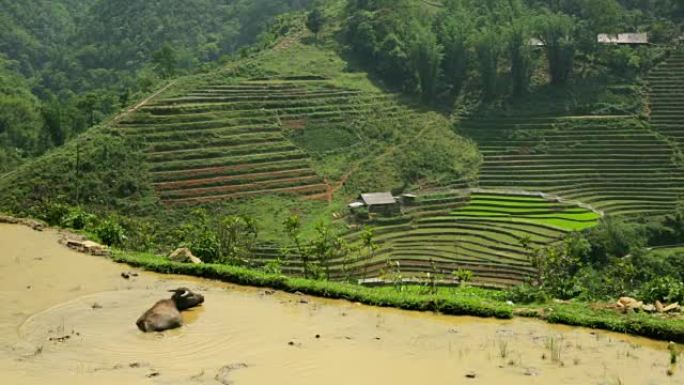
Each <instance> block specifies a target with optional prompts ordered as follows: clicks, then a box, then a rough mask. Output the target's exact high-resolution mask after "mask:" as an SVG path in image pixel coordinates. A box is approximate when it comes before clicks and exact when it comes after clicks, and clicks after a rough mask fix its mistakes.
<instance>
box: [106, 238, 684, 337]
mask: <svg viewBox="0 0 684 385" xmlns="http://www.w3.org/2000/svg"><path fill="white" fill-rule="evenodd" d="M113 260H114V261H116V262H119V263H126V264H128V265H131V266H134V267H139V268H143V269H145V270H149V271H154V272H158V273H164V274H182V275H190V276H196V277H201V278H209V279H216V280H220V281H224V282H230V283H235V284H239V285H246V286H256V287H269V288H273V289H277V290H282V291H285V292H290V293H295V292H300V293H303V294H308V295H313V296H318V297H324V298H332V299H344V300H348V301H353V302H359V303H363V304H366V305H371V306H382V307H394V308H399V309H405V310H414V311H434V312H439V313H443V314H448V315H469V316H477V317H494V318H499V319H511V318H513V317H514V314H516V315H521V316H527V317H533V318H539V319H542V320H545V321H547V322H549V323H556V324H564V325H570V326H579V327H586V328H592V329H602V330H608V331H613V332H618V333H626V334H632V335H637V336H642V337H649V338H654V339H659V340H666V341H675V342H678V343H684V320H681V319H666V318H658V316H652V315H647V314H626V315H624V314H619V313H617V312H615V311H614V310H611V309H606V308H600V306H596V307H594V306H592V305H591V304H588V303H554V304H540V305H534V306H513V305H509V304H506V303H505V302H504V301H505V297H506V295H505V292H501V291H494V290H486V289H477V288H472V287H465V288H454V287H440V288H437V289H436V290H435V292H434V293H428V292H427V290H426V288H425V287H415V286H414V287H409V286H404V287H403V290H399V289H397V288H395V287H383V288H368V287H363V286H359V285H354V284H349V283H340V282H330V281H323V280H312V279H304V278H293V277H287V276H284V275H277V274H268V273H264V272H261V271H257V270H252V269H246V268H243V267H236V266H229V265H222V264H200V265H193V264H185V263H176V262H171V261H168V260H166V259H164V258H161V257H157V256H153V255H149V254H129V253H124V252H115V253H114V256H113Z"/></svg>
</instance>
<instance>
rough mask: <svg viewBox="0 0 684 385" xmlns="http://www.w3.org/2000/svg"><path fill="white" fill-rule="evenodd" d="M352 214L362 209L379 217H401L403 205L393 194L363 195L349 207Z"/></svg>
mask: <svg viewBox="0 0 684 385" xmlns="http://www.w3.org/2000/svg"><path fill="white" fill-rule="evenodd" d="M348 207H349V209H350V210H351V211H352V212H358V211H359V210H360V209H364V208H365V209H366V210H368V214H378V215H385V216H391V215H399V214H401V204H400V202H399V200H398V199H397V198H395V197H394V196H393V195H392V193H389V192H377V193H366V194H361V195H360V196H359V198H358V199H357V200H356V201H354V202H352V203H350V204H349V205H348Z"/></svg>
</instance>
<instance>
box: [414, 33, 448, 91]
mask: <svg viewBox="0 0 684 385" xmlns="http://www.w3.org/2000/svg"><path fill="white" fill-rule="evenodd" d="M412 36H413V39H412V40H411V42H410V43H409V47H408V59H409V65H410V69H411V72H413V73H414V74H415V79H416V80H417V82H418V84H417V85H416V86H417V87H416V88H417V89H416V92H417V93H418V94H419V95H421V96H422V97H423V98H424V99H426V100H431V99H432V98H434V97H435V96H436V95H435V94H436V90H437V83H438V80H439V76H440V64H441V62H442V57H443V54H442V51H443V49H442V47H441V46H440V45H439V43H437V37H436V36H435V34H434V33H433V32H432V31H431V30H430V29H429V28H427V27H424V26H421V25H417V24H416V25H415V27H414V32H413V33H412Z"/></svg>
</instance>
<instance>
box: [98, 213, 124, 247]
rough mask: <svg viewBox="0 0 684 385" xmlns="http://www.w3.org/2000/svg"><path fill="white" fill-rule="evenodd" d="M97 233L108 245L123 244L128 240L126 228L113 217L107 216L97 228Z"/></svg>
mask: <svg viewBox="0 0 684 385" xmlns="http://www.w3.org/2000/svg"><path fill="white" fill-rule="evenodd" d="M95 235H96V236H97V237H98V238H99V239H100V241H101V242H102V243H104V244H105V245H107V246H121V245H123V243H124V241H125V240H126V232H125V231H124V228H123V227H122V226H121V225H120V224H119V223H118V222H117V221H116V220H114V219H113V218H107V219H106V220H104V221H102V222H101V223H100V224H99V225H98V226H97V227H96V228H95Z"/></svg>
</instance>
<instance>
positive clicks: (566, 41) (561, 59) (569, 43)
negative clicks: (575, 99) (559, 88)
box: [536, 12, 576, 85]
mask: <svg viewBox="0 0 684 385" xmlns="http://www.w3.org/2000/svg"><path fill="white" fill-rule="evenodd" d="M536 28H537V34H538V36H539V39H540V40H541V41H542V42H544V47H545V50H546V57H547V60H548V62H549V73H550V74H551V84H555V85H560V84H565V83H566V82H567V81H568V79H569V78H570V75H571V74H572V67H573V65H574V62H575V49H576V47H575V40H574V37H573V32H574V29H575V19H574V18H573V17H571V16H568V15H566V14H563V13H551V12H546V13H545V14H542V15H541V16H539V17H538V18H537V22H536Z"/></svg>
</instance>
